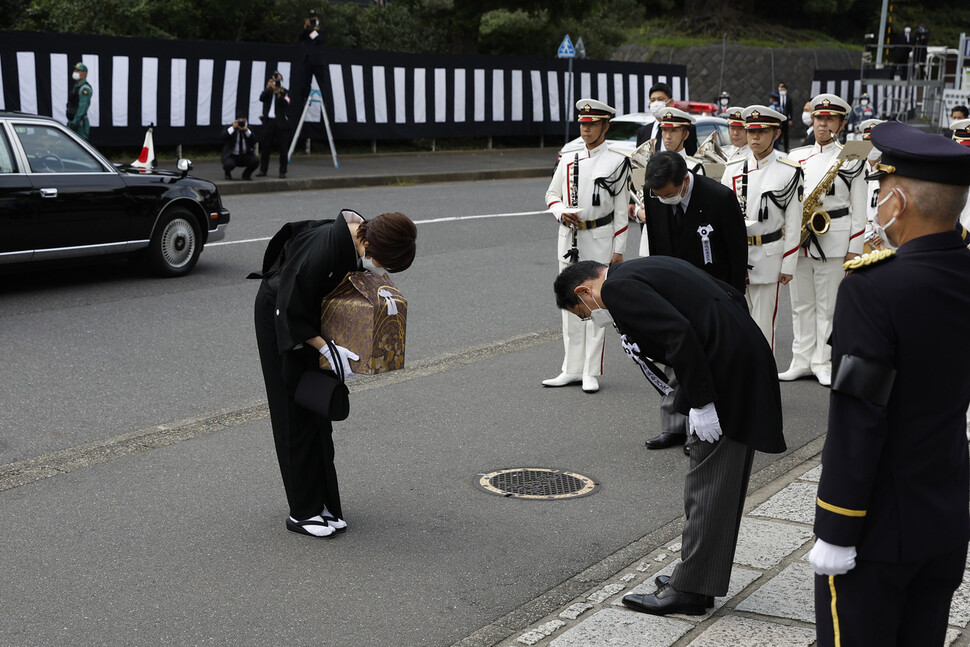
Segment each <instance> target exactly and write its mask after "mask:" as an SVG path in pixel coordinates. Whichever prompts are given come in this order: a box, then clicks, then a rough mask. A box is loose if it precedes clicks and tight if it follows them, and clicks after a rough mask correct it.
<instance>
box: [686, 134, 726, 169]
mask: <svg viewBox="0 0 970 647" xmlns="http://www.w3.org/2000/svg"><path fill="white" fill-rule="evenodd" d="M692 157H694V159H698V160H700V161H702V162H714V163H715V164H727V162H728V157H727V154H726V153H725V152H724V149H723V148H721V144H720V142H718V138H717V130H715V131H714V132H712V133H711V134H710V135H708V136H707V139H705V140H704V141H703V142H701V145H700V146H698V147H697V152H696V153H694V155H693V156H692Z"/></svg>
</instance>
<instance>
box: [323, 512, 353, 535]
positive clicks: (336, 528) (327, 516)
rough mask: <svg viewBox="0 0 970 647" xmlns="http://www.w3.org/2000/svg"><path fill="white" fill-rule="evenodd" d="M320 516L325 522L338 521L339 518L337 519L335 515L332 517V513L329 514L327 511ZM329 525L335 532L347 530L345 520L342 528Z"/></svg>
mask: <svg viewBox="0 0 970 647" xmlns="http://www.w3.org/2000/svg"><path fill="white" fill-rule="evenodd" d="M320 516H321V517H323V520H324V521H327V522H330V521H340V519H337V517H334V516H333V515H331V514H329V513H328V514H321V515H320ZM327 525H330V524H329V523H328V524H327ZM330 527H331V528H333V529H334V530H335V531H336V532H347V522H346V521H344V527H343V528H338V527H337V526H330Z"/></svg>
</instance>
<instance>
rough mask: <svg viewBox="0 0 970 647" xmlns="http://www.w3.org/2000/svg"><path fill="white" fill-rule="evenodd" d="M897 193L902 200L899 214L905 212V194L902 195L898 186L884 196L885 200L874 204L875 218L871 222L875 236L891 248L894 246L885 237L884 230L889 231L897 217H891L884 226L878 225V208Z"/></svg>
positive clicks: (887, 237)
mask: <svg viewBox="0 0 970 647" xmlns="http://www.w3.org/2000/svg"><path fill="white" fill-rule="evenodd" d="M897 191H898V192H899V197H900V198H902V199H903V208H902V210H901V211H900V212H899V213H902V212H903V211H906V194H905V193H903V190H902V189H900V188H899V187H898V186H897V187H893V190H892V191H890V192H889V193H888V194H886V197H885V198H883V199H882V200H880V201H879V202H877V203H876V217H875V219H874V220H873V222H872V228H873V229H875V230H876V234H877V235H878V236H879V237H880V238H882V239H883V240H884V241H886V242H887V243H889V244H890V245H891V246H892V247H895V246H896V245H895V244H893V242H892V241H891V240H889V236H887V235H886V230H887V229H889V228H890V227H892V224H893V223H894V222H896V218H897V216H893V217H892V218H890V219H889V222H887V223H886V224H885V225H880V224H879V207H881V206H882V205H884V204H886V203H887V202H888V201H889V199H890V198H891V197H893V193H896V192H897Z"/></svg>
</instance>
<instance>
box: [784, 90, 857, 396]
mask: <svg viewBox="0 0 970 647" xmlns="http://www.w3.org/2000/svg"><path fill="white" fill-rule="evenodd" d="M811 103H812V128H813V130H814V133H815V144H814V145H812V146H803V147H801V148H796V149H794V150H792V151H791V152H790V153H789V154H788V156H789V157H791V158H792V159H793V160H795V161H796V162H798V163H800V164H801V165H802V171H803V172H804V174H805V192H804V200H805V202H809V201H810V199H811V198H812V197H813V195H814V194H815V192H816V191H818V192H820V193H821V194H822V195H821V196H820V199H821V208H822V209H823V210H825V211H826V212H828V215H829V217H830V218H831V224H830V226H829V229H828V231H827V232H826V233H824V234H822V235H818V236H816V235H815V234H811V235H809V237H808V238H807V239H806V240H805V242H804V244H803V245H802V247H801V249H799V250H798V253H797V256H798V262H797V263H796V264H795V277H794V279H793V280H792V281H791V283H789V288H790V295H791V305H792V329H793V330H792V332H793V333H794V339H793V341H792V360H791V365H790V366H789V367H788V370H787V371H785V372H784V373H780V374H779V375H778V379H780V380H782V381H790V380H797V379H799V378H802V377H808V376H810V375H812V374H814V375H815V377H816V378H817V379H818V382H819V384H821V385H823V386H829V385H830V384H831V383H832V349H831V348H830V347H829V345H828V338H829V334H830V333H831V332H832V314H833V312H834V311H835V297H836V295H837V293H838V290H839V283H840V282H841V281H842V277H843V276H845V270H843V269H842V263H844V262H846V261H848V260H851V259H853V258H855V257H856V256H858V255H859V254H861V253H862V246H863V234H864V233H865V230H866V189H867V186H866V179H865V177H863V173H862V172H863V169H864V166H865V164H864V160H843V161H842V162H841V163H840V162H839V161H838V159H837V158H838V155H839V153H840V151H841V150H842V147H841V146H840V145H839V143H838V142H837V141H836V140H835V138H836V136H837V135H838V134H839V132H840V131H841V130H842V127H843V126H844V125H845V118H846V115H847V114H848V113H849V104H847V103H846V102H845V101H843V100H842V99H840V98H839V97H837V96H835V95H834V94H820V95H818V96H817V97H815V98H814V99H812V102H811ZM825 185H828V186H827V188H826V186H825Z"/></svg>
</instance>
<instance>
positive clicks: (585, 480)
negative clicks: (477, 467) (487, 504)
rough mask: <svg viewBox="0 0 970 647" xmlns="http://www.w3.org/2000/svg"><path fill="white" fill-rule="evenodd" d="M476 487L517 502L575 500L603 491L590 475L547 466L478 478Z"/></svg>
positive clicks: (518, 468) (523, 468) (482, 475)
mask: <svg viewBox="0 0 970 647" xmlns="http://www.w3.org/2000/svg"><path fill="white" fill-rule="evenodd" d="M475 485H476V486H477V487H478V488H480V489H482V490H485V491H486V492H489V493H490V494H498V495H499V496H505V497H513V498H516V499H542V500H548V499H575V498H576V497H581V496H587V495H589V494H592V493H593V492H595V491H596V490H598V489H599V483H596V482H595V481H593V479H591V478H589V477H588V476H583V475H582V474H576V473H575V472H566V471H564V470H550V469H545V468H543V467H513V468H509V469H504V470H496V471H494V472H489V473H488V474H479V475H478V476H476V477H475Z"/></svg>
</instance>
